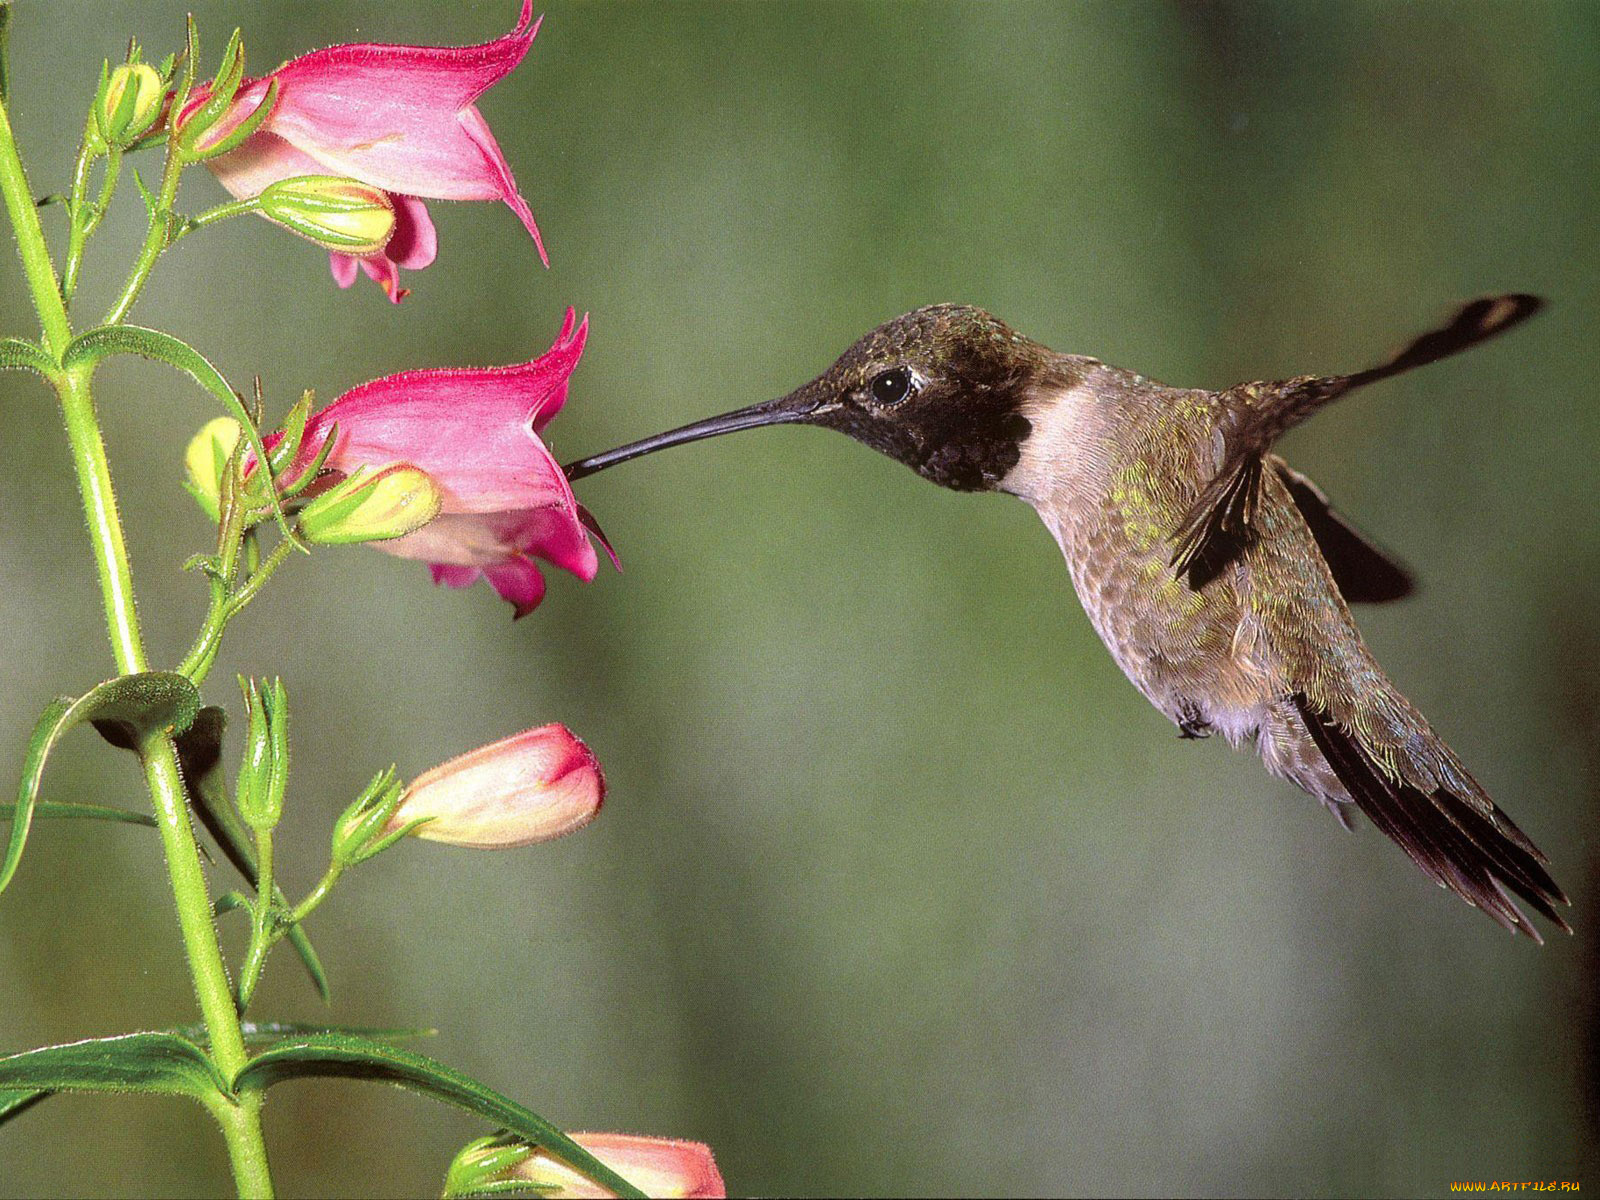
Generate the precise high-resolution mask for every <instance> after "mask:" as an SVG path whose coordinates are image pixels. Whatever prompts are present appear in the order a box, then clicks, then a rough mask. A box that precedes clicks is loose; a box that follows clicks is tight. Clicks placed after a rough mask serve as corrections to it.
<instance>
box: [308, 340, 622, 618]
mask: <svg viewBox="0 0 1600 1200" xmlns="http://www.w3.org/2000/svg"><path fill="white" fill-rule="evenodd" d="M588 332H589V318H588V317H585V318H584V319H583V321H582V322H581V323H579V322H577V321H576V314H575V313H574V312H573V310H572V309H570V308H569V309H568V310H567V315H566V319H565V321H563V322H562V325H561V333H560V335H559V336H558V337H557V338H556V341H555V345H553V346H551V347H550V349H549V350H548V351H546V352H545V353H544V354H541V355H540V356H539V357H538V358H535V359H533V360H532V361H531V362H525V363H519V364H516V365H514V366H509V367H482V368H472V367H458V368H445V369H434V370H420V371H404V372H402V373H400V374H398V375H389V376H385V377H384V378H382V379H375V380H373V381H372V382H371V383H364V384H362V385H361V386H360V387H356V388H352V389H351V390H350V391H348V392H346V393H345V394H344V395H342V396H340V397H339V398H338V399H337V400H335V401H334V402H333V403H332V404H330V405H328V406H327V407H326V408H324V409H322V410H321V411H319V412H317V413H315V414H313V415H312V417H311V420H310V421H309V422H308V423H307V425H306V431H305V437H304V440H303V442H302V449H301V452H300V453H301V456H302V459H304V460H309V459H310V458H311V457H312V456H314V455H315V454H316V453H318V451H320V450H321V448H322V447H323V445H324V444H325V443H326V442H327V440H328V437H329V435H330V433H331V435H332V438H333V445H332V448H331V450H330V451H329V454H328V457H327V460H326V462H325V463H324V469H326V470H329V471H333V472H337V473H339V474H343V475H349V474H351V473H352V472H354V471H355V470H356V469H357V468H360V467H363V466H365V467H373V468H381V467H386V466H390V465H392V464H395V463H408V464H410V465H411V466H413V467H417V468H420V469H421V470H422V471H425V472H426V473H427V474H428V475H429V477H431V479H432V480H433V483H434V486H435V487H436V488H437V489H438V492H439V497H440V507H439V515H438V516H436V517H435V518H434V519H433V520H432V521H430V522H429V523H428V524H426V525H424V526H423V527H422V528H420V529H418V530H416V531H415V532H413V533H408V534H406V535H405V536H404V537H398V538H393V539H391V540H389V541H383V542H373V543H371V544H372V545H373V546H375V547H376V548H378V549H379V550H383V551H386V552H388V553H389V554H395V555H398V556H400V557H401V558H414V559H420V560H422V561H423V562H426V563H428V564H430V565H431V566H432V568H433V579H434V582H435V583H443V584H448V585H449V586H451V587H467V586H468V585H470V584H472V583H473V582H475V581H476V580H477V579H478V578H480V577H483V578H486V579H488V581H489V583H490V584H491V585H492V586H493V587H494V589H495V591H497V592H499V593H500V595H501V596H502V597H504V598H505V599H506V600H508V601H510V602H511V605H512V607H513V608H514V609H515V614H516V616H518V617H523V616H526V615H527V614H528V613H530V612H532V611H533V609H534V608H535V607H536V606H537V605H538V603H539V601H540V600H542V599H543V598H544V591H545V580H544V574H543V573H542V572H541V571H540V570H539V567H538V566H537V565H536V564H535V562H534V559H535V558H542V559H544V560H545V561H546V562H549V563H552V564H554V565H555V566H558V567H561V568H562V569H563V570H567V571H571V572H572V573H573V574H574V575H576V576H577V577H578V578H579V579H582V580H583V581H584V582H588V581H589V580H591V579H593V578H594V577H595V572H596V571H597V570H598V569H599V560H598V558H597V556H596V554H595V550H594V546H593V545H592V544H591V543H590V541H589V533H588V527H587V525H586V522H587V521H588V520H589V518H588V514H587V513H586V512H585V511H584V510H583V508H582V506H580V505H579V504H578V501H577V499H576V497H574V496H573V494H572V488H571V486H570V485H569V484H568V483H567V477H566V475H565V474H564V473H563V472H562V470H561V466H560V464H559V463H557V462H556V460H555V457H554V456H553V455H552V454H551V453H550V451H549V450H548V449H546V448H545V445H544V443H543V442H542V441H540V439H539V434H540V433H541V432H543V430H544V428H545V426H547V425H548V424H549V423H550V421H551V420H552V419H553V418H554V417H555V415H556V414H557V413H559V412H560V411H561V408H562V406H563V405H564V404H565V403H566V401H567V383H568V380H569V379H570V378H571V375H572V372H573V369H574V368H575V367H576V366H577V365H578V359H579V358H580V357H581V356H582V354H583V345H584V341H585V339H586V338H587V336H588Z"/></svg>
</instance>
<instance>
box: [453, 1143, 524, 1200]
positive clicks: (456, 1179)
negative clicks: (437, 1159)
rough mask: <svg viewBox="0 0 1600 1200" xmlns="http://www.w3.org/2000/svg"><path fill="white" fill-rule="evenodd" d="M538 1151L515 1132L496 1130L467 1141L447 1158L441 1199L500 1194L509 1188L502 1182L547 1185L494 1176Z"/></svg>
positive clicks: (457, 1199) (456, 1199)
mask: <svg viewBox="0 0 1600 1200" xmlns="http://www.w3.org/2000/svg"><path fill="white" fill-rule="evenodd" d="M537 1152H538V1147H537V1146H535V1145H534V1144H533V1143H532V1142H529V1141H525V1140H524V1139H522V1138H520V1137H518V1136H517V1135H516V1134H514V1133H497V1134H491V1135H490V1136H489V1137H481V1138H478V1139H477V1140H475V1141H471V1142H468V1143H467V1144H466V1145H465V1146H463V1147H461V1149H460V1150H458V1151H457V1152H456V1156H455V1158H453V1159H451V1160H450V1167H449V1169H448V1170H446V1172H445V1176H444V1191H443V1192H442V1193H441V1194H440V1200H460V1198H464V1197H467V1196H482V1195H503V1194H506V1192H507V1191H508V1190H510V1191H512V1192H513V1194H514V1191H515V1189H507V1188H505V1187H503V1186H502V1185H503V1184H508V1183H510V1184H524V1185H526V1186H527V1187H530V1188H539V1189H543V1188H548V1187H549V1185H548V1184H532V1183H529V1182H528V1181H527V1180H521V1179H496V1178H495V1176H496V1175H499V1174H501V1173H502V1172H504V1171H509V1170H511V1169H512V1168H513V1167H515V1166H518V1165H520V1164H521V1163H524V1162H526V1161H527V1160H528V1159H530V1158H532V1157H533V1156H534V1154H535V1153H537Z"/></svg>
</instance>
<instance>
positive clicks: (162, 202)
mask: <svg viewBox="0 0 1600 1200" xmlns="http://www.w3.org/2000/svg"><path fill="white" fill-rule="evenodd" d="M182 174H183V158H182V156H181V154H180V153H179V151H178V143H177V134H176V133H173V134H172V135H171V137H170V138H169V140H168V141H167V161H166V165H165V166H164V167H163V168H162V172H161V190H160V191H159V192H157V193H156V198H155V204H154V205H153V206H152V207H151V210H150V224H149V227H148V228H146V230H145V234H144V245H142V246H141V247H140V248H139V257H138V258H137V259H136V260H135V261H134V264H133V270H132V271H131V272H129V274H128V282H127V283H125V284H124V285H123V287H122V295H120V296H118V297H117V302H116V303H115V304H113V305H112V306H111V309H110V311H108V312H107V313H106V316H105V320H103V321H102V322H101V324H102V325H120V324H121V323H122V321H123V319H124V318H125V317H127V315H128V310H129V309H130V308H132V307H133V302H134V301H135V300H137V299H138V298H139V293H140V292H142V291H143V290H144V285H145V282H146V281H147V280H148V279H149V278H150V272H151V271H153V270H154V269H155V265H156V259H158V258H160V257H161V252H162V251H163V250H165V249H166V248H167V247H168V246H170V245H172V241H173V236H174V229H173V214H172V206H173V205H174V204H175V203H177V199H178V180H179V178H180V177H181V176H182Z"/></svg>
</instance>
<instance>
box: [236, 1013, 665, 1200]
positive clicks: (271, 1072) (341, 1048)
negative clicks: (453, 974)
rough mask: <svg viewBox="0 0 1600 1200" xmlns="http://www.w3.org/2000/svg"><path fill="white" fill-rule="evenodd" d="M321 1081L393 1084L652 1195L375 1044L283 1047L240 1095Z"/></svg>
mask: <svg viewBox="0 0 1600 1200" xmlns="http://www.w3.org/2000/svg"><path fill="white" fill-rule="evenodd" d="M317 1076H322V1077H327V1076H333V1077H338V1078H345V1079H364V1080H369V1081H372V1082H376V1083H392V1084H395V1085H397V1086H399V1087H403V1088H407V1089H409V1090H411V1091H414V1092H420V1093H421V1094H423V1095H425V1096H430V1097H432V1098H433V1099H435V1100H441V1101H443V1102H444V1103H446V1104H454V1105H455V1106H457V1107H458V1108H463V1109H465V1110H466V1111H468V1112H471V1113H476V1114H477V1115H478V1116H481V1117H484V1118H486V1119H487V1120H489V1121H492V1122H493V1123H494V1124H495V1125H496V1126H498V1127H501V1128H504V1129H509V1130H510V1131H511V1132H513V1133H516V1134H518V1135H520V1136H521V1137H524V1138H526V1139H528V1140H529V1141H530V1142H534V1143H537V1144H538V1145H539V1146H540V1147H542V1148H543V1149H544V1150H545V1151H546V1152H547V1153H549V1155H550V1156H551V1157H552V1158H554V1159H556V1160H558V1161H559V1162H562V1163H565V1164H566V1165H567V1166H569V1167H571V1168H572V1169H573V1170H574V1171H577V1172H578V1173H579V1174H581V1175H585V1176H587V1177H588V1178H590V1179H592V1180H593V1181H594V1182H596V1183H598V1184H600V1185H601V1186H602V1187H605V1188H609V1189H610V1190H611V1191H613V1192H615V1193H617V1195H619V1196H632V1197H643V1196H644V1193H643V1192H641V1191H640V1190H639V1189H638V1188H636V1187H634V1186H633V1185H632V1184H630V1183H629V1182H628V1181H627V1180H626V1179H624V1178H622V1176H620V1175H618V1174H617V1173H616V1172H615V1171H613V1170H612V1169H611V1168H610V1167H608V1166H606V1165H605V1163H603V1162H601V1161H600V1160H599V1159H598V1158H596V1157H595V1156H594V1155H592V1154H590V1153H589V1152H588V1151H587V1150H585V1149H584V1148H583V1147H582V1146H580V1145H578V1143H577V1142H575V1141H573V1140H572V1139H571V1138H570V1137H568V1136H567V1135H566V1134H564V1133H562V1132H561V1130H559V1129H557V1128H556V1127H555V1126H554V1125H552V1124H550V1122H549V1121H546V1120H545V1119H544V1118H543V1117H541V1116H539V1115H538V1114H537V1113H534V1112H532V1111H531V1110H529V1109H526V1108H524V1107H523V1106H522V1105H520V1104H518V1103H516V1102H515V1101H514V1100H509V1099H507V1098H506V1097H504V1096H502V1095H500V1093H498V1092H496V1091H494V1090H493V1089H492V1088H489V1087H486V1086H484V1085H483V1084H481V1083H479V1082H478V1081H477V1080H475V1079H473V1078H471V1077H470V1076H467V1075H463V1074H462V1073H461V1072H459V1071H455V1070H452V1069H451V1068H449V1067H447V1066H445V1065H444V1064H443V1063H439V1062H436V1061H434V1060H433V1059H431V1058H428V1057H426V1056H424V1055H421V1054H415V1053H413V1052H412V1051H410V1050H402V1049H400V1048H399V1047H397V1046H388V1045H385V1044H384V1043H382V1042H377V1041H373V1040H371V1039H370V1038H364V1037H357V1036H353V1035H350V1034H338V1033H325V1034H312V1035H310V1036H308V1037H305V1038H300V1039H296V1040H291V1041H288V1042H281V1043H279V1044H278V1045H276V1046H274V1047H272V1049H270V1050H267V1051H265V1052H263V1053H262V1054H259V1055H257V1056H256V1057H255V1058H254V1059H252V1060H251V1061H250V1062H249V1063H247V1064H245V1067H244V1069H243V1070H241V1071H240V1072H239V1074H238V1075H236V1076H235V1077H234V1080H233V1091H234V1092H235V1093H237V1094H240V1095H243V1094H247V1093H250V1092H260V1091H264V1090H265V1089H267V1088H269V1087H271V1086H272V1085H273V1084H275V1083H280V1082H282V1081H283V1080H285V1079H298V1078H306V1077H317Z"/></svg>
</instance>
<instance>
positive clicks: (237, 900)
mask: <svg viewBox="0 0 1600 1200" xmlns="http://www.w3.org/2000/svg"><path fill="white" fill-rule="evenodd" d="M255 906H256V905H255V901H254V900H252V899H250V897H249V896H246V895H245V894H244V893H243V892H223V893H222V895H220V896H218V897H217V898H216V899H215V900H213V901H212V902H211V915H212V916H213V917H220V916H221V915H222V914H223V913H230V912H237V911H238V910H239V909H243V910H244V911H245V912H252V911H254V909H255Z"/></svg>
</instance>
